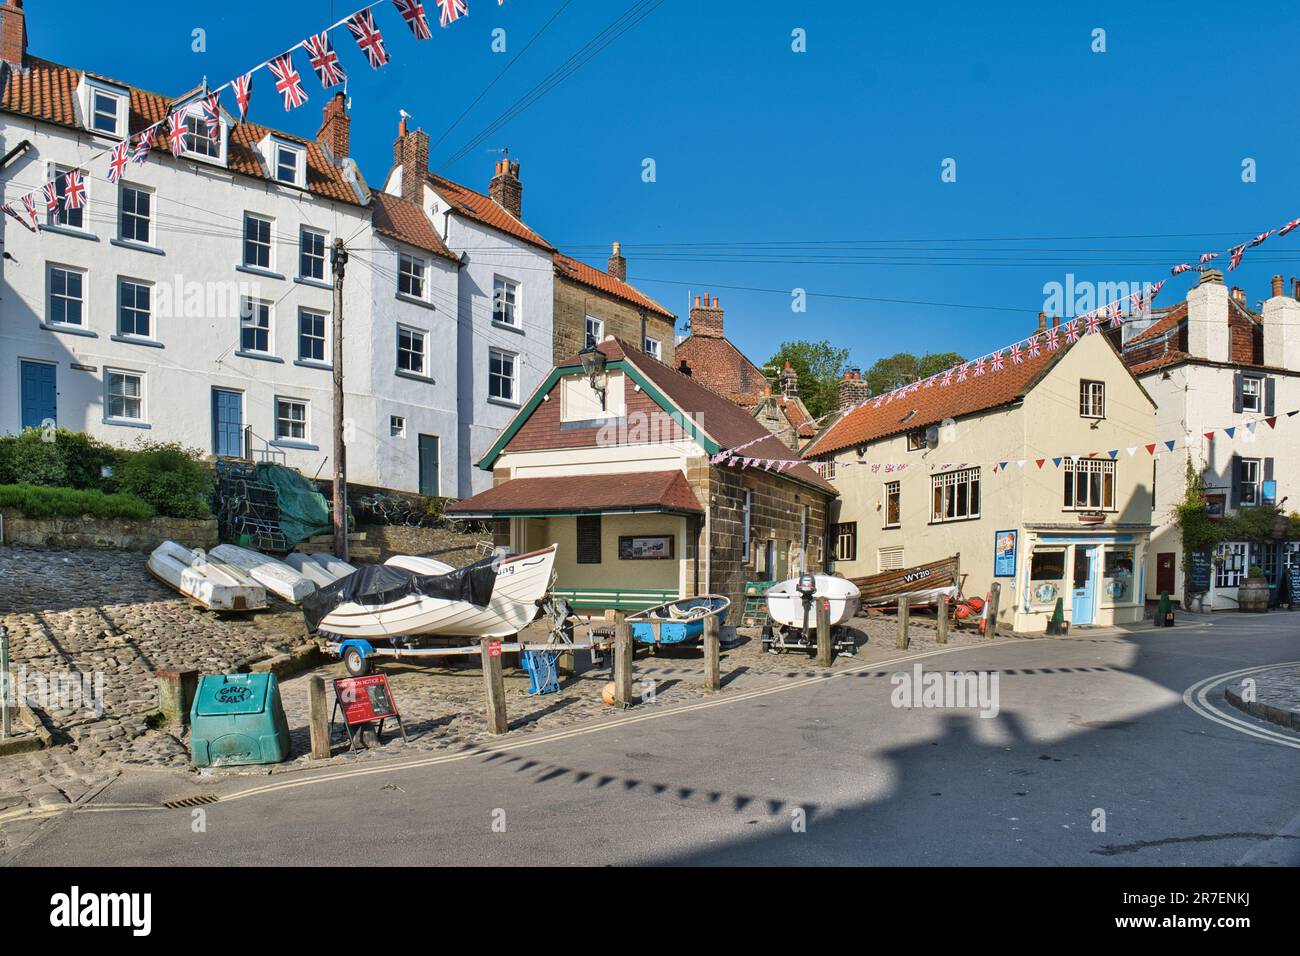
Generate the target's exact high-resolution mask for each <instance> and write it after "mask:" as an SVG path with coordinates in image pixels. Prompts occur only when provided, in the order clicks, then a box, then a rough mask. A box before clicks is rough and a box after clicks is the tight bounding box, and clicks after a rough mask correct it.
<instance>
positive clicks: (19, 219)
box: [0, 203, 27, 229]
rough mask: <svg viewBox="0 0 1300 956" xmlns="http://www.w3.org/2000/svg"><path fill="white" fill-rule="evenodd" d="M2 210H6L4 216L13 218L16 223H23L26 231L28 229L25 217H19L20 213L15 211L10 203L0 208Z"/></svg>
mask: <svg viewBox="0 0 1300 956" xmlns="http://www.w3.org/2000/svg"><path fill="white" fill-rule="evenodd" d="M0 210H4V214H5V215H6V216H13V217H14V221H15V222H18V223H21V224H22V226H23V228H24V229H25V228H27V223H25V222H23V217H22V216H20V215H18V213H17V212H15V211H14V207H13V206H11V205H9V204H8V203H5V204H4V205H3V206H0Z"/></svg>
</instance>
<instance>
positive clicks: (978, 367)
mask: <svg viewBox="0 0 1300 956" xmlns="http://www.w3.org/2000/svg"><path fill="white" fill-rule="evenodd" d="M986 365H988V362H986V361H984V359H982V358H980V359H976V360H975V374H976V375H983V374H984V371H985V368H984V367H985V366H986Z"/></svg>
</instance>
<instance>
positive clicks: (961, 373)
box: [957, 362, 970, 382]
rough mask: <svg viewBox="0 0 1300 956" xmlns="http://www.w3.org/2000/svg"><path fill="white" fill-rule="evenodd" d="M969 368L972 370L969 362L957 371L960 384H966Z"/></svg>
mask: <svg viewBox="0 0 1300 956" xmlns="http://www.w3.org/2000/svg"><path fill="white" fill-rule="evenodd" d="M968 368H970V363H969V362H967V363H966V364H965V365H963V366H962V367H961V368H959V369H957V381H959V382H964V381H966V370H967V369H968Z"/></svg>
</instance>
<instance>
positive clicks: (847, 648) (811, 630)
mask: <svg viewBox="0 0 1300 956" xmlns="http://www.w3.org/2000/svg"><path fill="white" fill-rule="evenodd" d="M804 578H807V579H808V583H807V584H806V585H805V583H804ZM797 590H798V592H799V596H800V597H801V598H802V600H803V621H804V623H803V626H802V627H797V626H793V627H792V626H788V625H785V624H778V623H776V622H775V621H773V620H772V616H771V614H770V613H769V614H768V615H767V616H766V617H765V618H764V621H763V630H762V632H761V639H760V640H761V646H762V649H763V650H764V651H767V652H768V653H769V654H780V653H782V652H784V651H805V652H808V653H813V654H815V653H817V608H816V601H817V598H816V585H815V583H814V582H813V580H812V575H810V574H805V575H801V576H800V580H799V585H798V587H797ZM823 600H824V599H823ZM831 647H832V648H834V650H835V652H836V653H837V654H843V655H845V656H846V657H852V656H853V655H854V652H855V651H856V650H857V649H858V646H857V644H856V643H855V642H854V640H853V637H852V636H851V635H849V634H848V631H847V629H846V628H845V627H844V626H843V625H842V624H835V625H833V626H832V627H831Z"/></svg>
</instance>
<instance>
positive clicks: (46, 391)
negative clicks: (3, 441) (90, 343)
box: [18, 362, 59, 428]
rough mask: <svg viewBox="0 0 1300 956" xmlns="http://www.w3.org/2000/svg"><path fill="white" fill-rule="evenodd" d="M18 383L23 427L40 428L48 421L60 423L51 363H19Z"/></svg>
mask: <svg viewBox="0 0 1300 956" xmlns="http://www.w3.org/2000/svg"><path fill="white" fill-rule="evenodd" d="M18 382H19V405H20V406H21V412H22V427H23V428H40V427H41V424H42V423H43V422H45V421H47V420H48V421H52V422H58V420H59V419H58V399H57V397H56V396H57V390H56V389H55V385H54V366H53V365H51V364H50V363H49V362H19V363H18Z"/></svg>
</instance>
